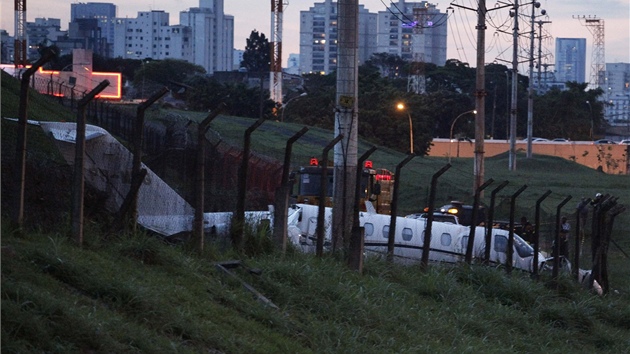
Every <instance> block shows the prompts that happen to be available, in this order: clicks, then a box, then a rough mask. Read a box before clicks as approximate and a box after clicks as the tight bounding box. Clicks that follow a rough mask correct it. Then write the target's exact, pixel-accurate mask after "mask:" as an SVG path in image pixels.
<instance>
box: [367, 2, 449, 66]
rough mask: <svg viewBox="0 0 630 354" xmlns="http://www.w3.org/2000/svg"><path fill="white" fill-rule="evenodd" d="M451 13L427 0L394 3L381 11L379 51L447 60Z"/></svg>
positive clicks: (414, 58)
mask: <svg viewBox="0 0 630 354" xmlns="http://www.w3.org/2000/svg"><path fill="white" fill-rule="evenodd" d="M446 19H447V15H446V14H444V13H441V12H440V10H438V9H437V7H436V5H434V4H430V3H429V2H427V1H421V2H406V1H405V0H399V1H398V3H394V2H392V3H391V6H389V7H388V8H387V9H386V10H384V11H379V12H378V40H377V42H378V48H377V52H378V53H388V54H395V55H398V56H400V57H401V58H403V59H405V60H407V61H415V62H423V63H433V64H435V65H441V66H443V65H444V64H445V63H446V37H447V21H446Z"/></svg>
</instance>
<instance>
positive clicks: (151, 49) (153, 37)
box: [114, 0, 234, 74]
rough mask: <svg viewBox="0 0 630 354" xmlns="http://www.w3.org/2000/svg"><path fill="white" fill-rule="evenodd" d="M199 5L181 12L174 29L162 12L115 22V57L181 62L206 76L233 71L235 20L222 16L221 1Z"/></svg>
mask: <svg viewBox="0 0 630 354" xmlns="http://www.w3.org/2000/svg"><path fill="white" fill-rule="evenodd" d="M199 5H200V7H194V8H190V9H189V10H188V11H182V12H180V16H179V17H180V24H179V25H174V26H171V25H169V15H168V13H167V12H164V11H162V10H160V11H148V12H138V17H136V18H118V19H116V24H115V41H114V57H122V58H130V59H144V58H152V59H181V60H185V61H187V62H190V63H193V64H197V65H199V66H202V67H203V68H204V69H206V72H207V73H208V74H212V73H214V72H215V71H232V70H233V65H234V64H233V59H232V58H233V55H234V53H233V50H234V17H233V16H231V15H225V14H223V1H222V0H215V1H213V0H200V2H199Z"/></svg>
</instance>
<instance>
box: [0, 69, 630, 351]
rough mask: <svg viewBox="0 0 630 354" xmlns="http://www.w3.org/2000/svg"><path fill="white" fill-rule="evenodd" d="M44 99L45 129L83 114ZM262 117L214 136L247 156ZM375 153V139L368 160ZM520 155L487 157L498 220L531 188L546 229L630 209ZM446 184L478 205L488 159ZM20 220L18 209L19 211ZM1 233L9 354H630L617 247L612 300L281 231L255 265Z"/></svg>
mask: <svg viewBox="0 0 630 354" xmlns="http://www.w3.org/2000/svg"><path fill="white" fill-rule="evenodd" d="M11 85H13V86H11ZM16 87H17V86H15V85H14V82H13V83H12V80H7V79H6V78H5V77H4V76H3V78H2V112H3V113H2V114H3V116H15V115H16V111H17V103H16V102H17V96H16V95H15V89H16ZM30 102H31V104H32V106H31V107H30V108H29V118H30V119H37V120H72V119H73V115H72V113H71V112H69V111H68V110H66V109H64V108H61V107H59V106H56V105H55V102H54V101H51V100H48V99H47V98H44V97H41V96H39V95H37V94H33V96H31V101H30ZM168 112H171V111H168ZM177 113H178V114H182V115H184V116H185V115H186V114H187V113H185V112H177ZM190 114H191V117H196V119H203V118H204V117H205V114H202V113H190ZM254 121H255V120H253V119H246V118H238V117H226V116H220V117H218V118H217V119H216V120H215V121H214V122H213V123H212V124H211V127H212V129H213V130H214V131H215V132H214V133H212V134H214V135H213V137H214V138H216V137H220V139H223V140H224V141H226V142H229V143H231V144H234V145H237V146H238V145H239V144H242V138H243V133H244V131H245V129H246V128H247V127H248V126H249V125H251V124H253V123H254ZM12 124H14V123H7V122H4V121H3V123H2V142H3V155H2V158H3V161H2V164H3V170H4V166H5V164H8V163H10V161H11V159H10V156H11V154H10V153H11V149H10V148H9V149H7V148H6V147H7V145H8V146H10V142H11V141H14V139H15V137H14V136H12V135H11V132H12V130H13V128H12ZM301 128H302V127H301V126H297V125H291V124H281V123H278V122H265V123H264V124H263V125H262V126H261V127H260V128H259V129H258V130H257V131H256V132H254V134H253V135H252V139H253V141H252V144H253V149H254V151H256V152H258V153H261V154H265V155H268V156H272V157H274V158H276V159H278V160H280V161H281V160H282V156H283V154H284V146H285V141H286V139H287V138H288V137H290V136H291V135H293V134H294V133H295V132H297V131H298V130H299V129H301ZM34 131H35V129H29V140H28V141H29V155H28V156H29V161H39V162H41V161H43V162H44V163H50V162H51V161H57V159H58V156H57V154H58V152H56V150H55V149H54V148H53V146H52V144H51V143H50V142H49V139H47V138H46V137H44V135H43V134H38V133H33V132H34ZM209 135H211V134H210V133H209ZM303 139H304V140H302V139H301V140H300V141H298V143H296V145H295V146H294V158H293V161H294V164H296V165H299V164H302V163H306V162H307V161H308V157H310V156H320V155H321V149H322V148H323V146H324V145H326V144H327V142H328V141H330V140H331V139H332V133H331V132H329V131H324V130H320V129H315V128H312V129H311V131H309V133H307V135H306V136H305V137H304V138H303ZM5 144H6V145H5ZM368 146H369V144H367V143H365V142H361V144H360V145H359V154H361V153H362V151H365V150H366V149H367V148H368ZM7 150H8V151H7ZM404 157H405V156H404V155H403V154H401V153H397V152H395V151H392V150H388V149H379V150H378V151H377V152H375V153H374V155H373V157H372V160H373V161H374V165H375V166H376V167H386V168H389V169H391V170H394V169H395V166H396V165H397V164H398V163H399V162H400V161H402V160H403V159H404ZM517 159H518V162H517V170H516V171H512V172H510V171H508V170H507V157H506V156H497V157H494V158H489V159H486V166H485V167H486V173H485V177H486V178H493V179H494V180H495V181H497V182H495V185H496V183H498V182H500V181H504V180H509V181H510V184H509V185H508V187H506V188H505V189H504V190H503V191H502V192H501V193H499V196H498V199H497V202H498V204H499V210H498V211H499V215H498V217H502V218H505V217H506V216H507V215H508V214H507V212H508V208H507V207H508V206H509V197H510V195H511V194H512V193H514V191H515V190H516V189H518V188H519V187H520V186H522V185H524V184H527V185H528V188H527V189H526V190H525V191H524V192H523V194H521V196H519V198H518V199H517V212H516V216H517V218H519V217H520V215H521V214H526V215H528V216H529V217H530V219H532V218H533V206H534V203H535V201H536V199H538V198H539V197H540V195H542V193H544V192H545V191H546V190H548V189H549V190H552V192H553V194H552V195H551V196H550V197H549V198H548V199H547V200H546V201H545V202H544V203H543V212H544V218H545V222H548V220H550V219H551V220H553V217H554V216H555V209H556V206H557V204H558V203H559V202H560V201H561V200H562V199H564V198H565V197H566V196H567V195H572V196H573V198H574V199H573V200H572V201H571V202H570V203H569V204H567V206H566V207H565V209H563V211H565V212H566V213H570V212H572V211H573V208H574V207H575V205H576V204H577V200H578V199H579V198H580V197H582V196H586V197H591V196H593V195H594V194H595V193H597V192H601V193H610V194H612V195H615V196H618V197H620V199H619V203H621V204H625V205H627V204H628V198H630V196H628V190H630V188H629V187H630V179H629V178H628V176H613V175H605V174H602V173H598V172H596V171H594V170H591V169H588V168H586V167H584V166H581V165H578V164H575V163H573V162H571V161H566V160H563V159H559V158H554V157H549V156H534V158H533V159H531V160H527V159H525V158H524V156H521V155H519V156H518V158H517ZM446 162H447V161H446V159H445V158H423V157H416V158H415V159H414V160H412V161H411V162H410V163H409V164H408V165H407V166H405V168H404V169H403V171H402V173H401V175H400V176H399V178H400V180H401V202H400V204H401V206H400V209H402V210H403V211H402V213H405V212H412V211H417V210H419V209H420V208H422V207H424V206H425V205H426V197H427V195H428V189H427V187H428V185H429V183H430V179H431V176H432V175H433V174H434V173H435V172H436V171H437V170H438V169H439V168H441V167H442V166H444V165H445V164H446ZM4 178H6V176H4V174H3V184H4V181H6V179H4ZM51 187H53V186H51ZM439 188H440V189H439V192H438V203H440V202H447V201H448V197H449V196H450V197H453V198H456V199H461V200H463V201H465V202H470V201H471V197H470V195H471V189H472V161H471V160H470V159H455V160H453V167H452V168H451V169H450V170H449V171H447V172H446V173H445V174H444V175H443V176H442V178H441V179H440V180H439ZM492 188H493V186H491V187H489V189H488V191H490V190H492ZM489 194H490V193H489V192H487V193H486V196H485V198H484V202H486V203H487V202H488V198H489ZM5 196H6V194H5V193H4V189H3V195H2V197H3V199H4V198H5ZM3 205H7V204H5V203H4V200H3ZM8 210H9V209H7V208H3V215H6V214H7V213H8ZM628 214H630V213H629V212H625V213H623V214H621V215H620V216H619V217H618V218H617V220H616V223H615V226H616V227H615V230H613V239H614V240H615V241H616V242H617V243H618V244H619V245H620V246H621V248H622V249H624V250H625V251H626V252H627V253H628V251H630V240H629V239H628V237H627V235H629V234H630V221H629V220H630V218H629V215H628ZM1 227H2V229H1V234H2V239H1V242H2V257H1V261H2V264H1V268H2V284H1V289H2V300H1V301H2V303H1V311H2V323H1V329H0V331H1V332H0V335H1V341H2V342H1V346H2V352H3V353H4V352H6V353H30V352H46V353H72V352H102V353H126V352H143V353H144V352H146V353H158V352H159V353H162V352H173V353H201V352H211V353H219V352H221V353H276V352H283V353H284V352H293V353H310V352H317V353H382V352H387V353H399V352H436V353H479V352H489V353H505V352H540V351H545V352H550V353H566V352H577V353H587V352H588V353H592V352H596V353H624V352H628V348H630V267H629V266H628V265H629V263H630V261H629V260H628V259H627V258H625V256H624V255H623V253H622V252H620V251H619V250H618V249H617V248H616V247H613V246H611V248H610V250H609V262H610V263H609V271H610V276H609V277H610V284H611V288H612V289H613V291H612V292H611V293H610V294H609V295H607V296H605V297H599V296H595V295H593V294H591V293H589V292H587V291H585V290H583V289H582V288H580V287H579V286H578V285H576V284H575V283H574V282H573V281H572V280H571V279H568V278H566V277H564V276H562V277H561V278H560V279H559V281H557V282H552V281H551V280H550V279H548V278H547V277H546V276H543V277H542V278H541V279H540V281H533V280H531V279H530V278H529V276H527V275H526V274H521V273H512V275H511V276H506V275H505V272H504V271H503V269H501V268H484V267H480V266H472V267H471V266H465V265H461V266H443V267H438V266H432V267H430V269H429V271H428V272H426V273H423V272H420V271H419V269H418V268H417V267H413V266H408V267H403V266H400V265H389V264H386V263H384V262H381V261H379V260H376V259H372V258H368V259H366V264H365V268H364V272H363V274H358V273H356V272H354V271H350V270H348V268H347V267H346V266H345V265H344V262H342V261H340V260H338V259H336V258H335V257H333V256H328V255H327V256H325V257H323V258H321V259H318V258H315V257H313V256H311V255H303V254H300V253H298V252H296V251H294V250H292V249H289V252H288V253H287V254H286V255H281V254H279V253H277V252H274V251H272V250H271V248H270V240H269V238H268V236H267V235H265V234H259V235H256V237H251V236H250V237H249V238H248V239H246V242H245V244H246V245H247V249H248V253H247V254H249V256H247V255H244V254H243V255H238V254H235V253H232V252H227V251H223V250H222V249H223V247H222V245H223V244H215V243H212V242H208V243H207V244H206V250H205V252H204V253H203V254H202V255H199V254H197V253H196V252H192V251H191V250H189V249H188V247H187V246H186V245H183V246H174V245H169V244H166V243H164V242H162V241H161V240H159V239H157V238H154V237H149V236H147V235H144V234H142V233H139V234H120V235H116V236H109V237H108V238H106V237H105V236H104V235H103V233H102V232H101V227H100V225H98V224H96V223H95V222H94V221H92V220H90V221H88V222H87V223H86V225H85V227H86V231H85V240H84V245H83V247H82V248H79V247H77V246H76V245H74V243H73V242H72V241H71V240H70V239H69V237H68V235H69V234H70V231H69V225H68V224H67V221H62V222H60V223H59V224H58V225H54V227H52V225H51V227H46V228H41V230H45V231H41V230H40V231H38V230H30V231H29V232H27V233H26V234H25V235H21V234H19V233H17V232H15V230H14V229H13V228H12V226H11V225H10V222H8V220H7V219H6V218H5V217H3V219H2V225H1ZM587 237H588V235H587ZM586 245H588V238H587V241H586ZM236 258H238V259H241V260H243V261H244V262H245V264H247V266H248V267H251V268H258V269H260V270H262V274H261V275H260V276H256V275H253V274H250V273H248V272H246V271H244V270H243V269H236V270H234V272H235V273H236V274H237V275H238V276H239V277H240V278H241V279H242V280H244V281H246V282H248V283H249V284H251V285H252V286H253V287H255V288H256V289H257V290H258V291H260V292H261V293H262V294H263V295H264V296H266V297H267V298H268V299H270V300H271V301H272V302H273V303H274V304H275V305H277V306H278V308H279V310H276V309H274V308H272V307H269V306H265V305H264V304H263V303H261V302H258V301H257V300H256V299H255V298H254V297H253V296H252V294H251V293H249V292H247V291H246V290H244V289H243V287H242V284H241V283H240V282H238V281H236V280H234V279H231V278H228V277H226V276H225V275H223V274H222V273H221V272H219V271H217V269H216V267H215V263H216V262H218V261H223V260H230V259H236ZM585 258H588V257H585Z"/></svg>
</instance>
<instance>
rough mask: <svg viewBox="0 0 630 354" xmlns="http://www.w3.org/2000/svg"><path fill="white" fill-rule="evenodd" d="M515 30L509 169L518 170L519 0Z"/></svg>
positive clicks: (516, 6)
mask: <svg viewBox="0 0 630 354" xmlns="http://www.w3.org/2000/svg"><path fill="white" fill-rule="evenodd" d="M513 10H514V12H512V11H510V15H511V16H513V17H514V32H513V43H512V105H511V106H510V153H509V159H508V170H510V171H516V111H517V107H518V105H517V95H516V93H517V90H516V89H517V87H518V57H517V55H518V0H514V7H513Z"/></svg>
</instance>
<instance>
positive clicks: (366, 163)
mask: <svg viewBox="0 0 630 354" xmlns="http://www.w3.org/2000/svg"><path fill="white" fill-rule="evenodd" d="M364 165H365V168H372V161H370V160H367V161H365V164H364Z"/></svg>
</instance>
